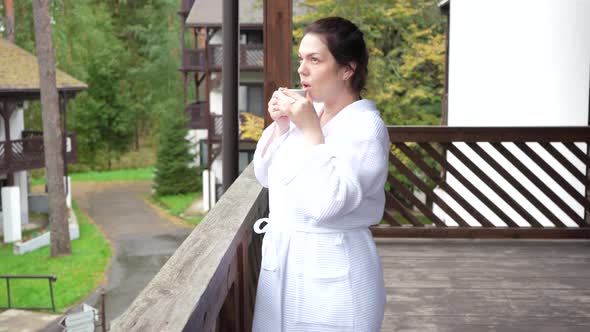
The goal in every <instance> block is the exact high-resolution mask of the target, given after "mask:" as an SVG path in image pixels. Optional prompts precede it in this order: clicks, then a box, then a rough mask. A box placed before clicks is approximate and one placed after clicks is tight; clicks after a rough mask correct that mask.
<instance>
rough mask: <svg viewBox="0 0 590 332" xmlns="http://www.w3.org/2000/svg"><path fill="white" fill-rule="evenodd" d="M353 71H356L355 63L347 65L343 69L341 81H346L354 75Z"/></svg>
mask: <svg viewBox="0 0 590 332" xmlns="http://www.w3.org/2000/svg"><path fill="white" fill-rule="evenodd" d="M355 70H356V63H355V62H351V63H349V64H348V65H346V66H345V67H344V76H343V79H344V80H345V81H348V80H349V79H350V78H351V77H352V75H354V72H355Z"/></svg>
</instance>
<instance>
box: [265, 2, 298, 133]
mask: <svg viewBox="0 0 590 332" xmlns="http://www.w3.org/2000/svg"><path fill="white" fill-rule="evenodd" d="M263 20H264V104H263V106H264V109H266V104H267V103H268V101H269V100H270V98H271V97H272V93H273V92H274V91H275V90H276V89H278V88H279V87H290V86H291V57H292V44H293V43H292V38H293V37H292V35H293V2H292V0H285V1H270V0H264V15H263ZM271 123H272V119H271V118H270V116H269V114H268V112H266V111H265V112H264V126H265V127H266V126H268V125H270V124H271Z"/></svg>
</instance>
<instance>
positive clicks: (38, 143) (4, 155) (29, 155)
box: [0, 131, 78, 173]
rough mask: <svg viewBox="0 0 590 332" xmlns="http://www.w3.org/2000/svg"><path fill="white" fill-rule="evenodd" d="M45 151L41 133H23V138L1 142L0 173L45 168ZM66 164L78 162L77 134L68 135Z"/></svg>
mask: <svg viewBox="0 0 590 332" xmlns="http://www.w3.org/2000/svg"><path fill="white" fill-rule="evenodd" d="M44 151H45V149H44V147H43V136H42V133H41V132H33V131H23V138H22V139H19V140H10V141H2V142H0V173H12V172H18V171H25V170H31V169H38V168H44V167H45V154H44V153H45V152H44ZM66 151H67V152H66V160H65V161H66V162H68V163H75V162H76V161H77V160H78V153H77V145H76V134H68V136H67V140H66Z"/></svg>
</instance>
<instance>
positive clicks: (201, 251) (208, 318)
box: [111, 165, 268, 332]
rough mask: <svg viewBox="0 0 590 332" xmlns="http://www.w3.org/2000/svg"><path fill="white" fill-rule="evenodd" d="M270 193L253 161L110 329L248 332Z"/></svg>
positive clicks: (127, 330) (127, 331) (126, 331)
mask: <svg viewBox="0 0 590 332" xmlns="http://www.w3.org/2000/svg"><path fill="white" fill-rule="evenodd" d="M267 215H268V195H267V191H266V190H263V189H262V187H261V186H260V185H259V184H258V182H257V180H256V178H255V177H254V171H253V167H252V165H250V166H249V167H248V168H247V169H246V170H245V171H244V172H243V173H242V174H241V175H240V177H239V178H238V179H237V180H236V182H234V184H233V185H232V186H231V188H230V189H229V190H228V191H227V192H226V193H225V194H224V195H223V196H222V197H221V199H220V200H219V202H218V203H217V205H215V207H214V208H213V209H212V210H211V211H210V212H209V214H208V215H207V216H206V217H205V219H203V221H202V222H201V223H200V224H199V225H198V226H197V227H196V228H195V229H194V230H193V232H192V233H191V234H190V235H189V236H188V237H187V239H186V240H185V241H184V242H183V243H182V245H181V246H180V247H179V248H178V249H177V250H176V252H175V253H174V255H172V257H171V258H170V259H169V260H168V262H166V264H165V265H164V266H163V267H162V269H161V270H160V272H159V273H158V274H157V275H156V276H155V277H154V278H153V279H152V281H151V282H150V283H149V284H148V285H147V286H146V288H145V289H144V290H143V291H142V292H141V293H140V294H139V296H138V297H137V298H136V299H135V301H134V302H133V303H132V304H131V306H130V307H129V308H128V309H127V311H126V312H125V313H123V314H122V315H121V316H120V317H119V318H117V319H116V320H115V321H113V322H112V324H111V331H113V332H115V331H125V332H130V331H142V332H143V331H158V332H160V331H216V330H217V331H236V332H238V331H250V329H251V325H252V316H253V312H254V297H255V294H256V283H257V281H258V273H259V271H260V257H261V243H262V241H261V236H259V235H257V234H255V233H254V232H253V231H252V227H253V225H254V222H255V221H256V220H257V219H258V218H261V217H264V216H267Z"/></svg>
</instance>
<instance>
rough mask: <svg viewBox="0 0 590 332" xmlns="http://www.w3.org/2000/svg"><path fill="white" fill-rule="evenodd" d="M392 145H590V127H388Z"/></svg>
mask: <svg viewBox="0 0 590 332" xmlns="http://www.w3.org/2000/svg"><path fill="white" fill-rule="evenodd" d="M387 130H388V132H389V137H390V140H391V142H392V143H405V142H417V143H430V142H439V143H452V142H494V143H500V142H564V143H566V142H570V143H571V142H589V141H590V127H588V126H578V127H446V126H387Z"/></svg>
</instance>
